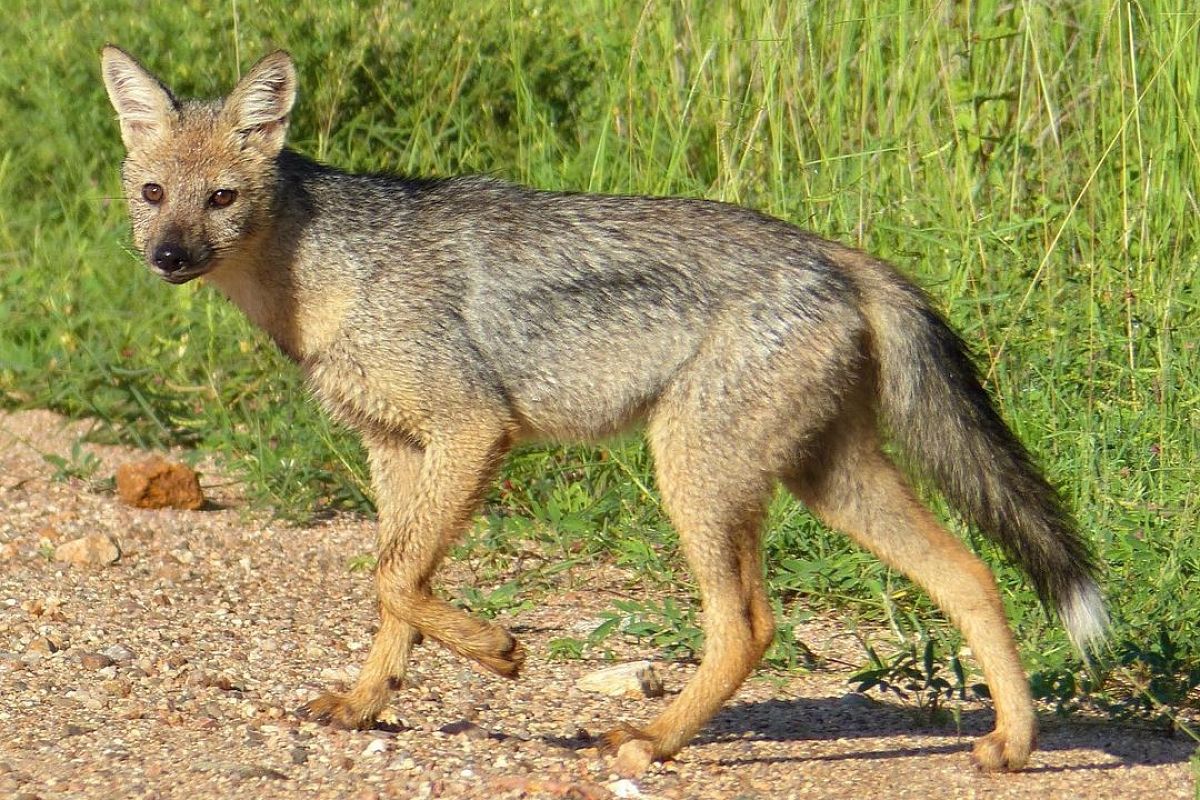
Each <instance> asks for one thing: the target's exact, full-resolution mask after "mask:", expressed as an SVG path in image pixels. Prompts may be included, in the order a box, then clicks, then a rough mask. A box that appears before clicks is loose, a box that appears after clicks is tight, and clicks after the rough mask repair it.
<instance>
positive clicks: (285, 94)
mask: <svg viewBox="0 0 1200 800" xmlns="http://www.w3.org/2000/svg"><path fill="white" fill-rule="evenodd" d="M101 65H102V68H103V72H104V85H105V87H107V89H108V97H109V99H110V100H111V101H112V104H113V107H114V108H116V109H117V116H118V118H119V119H120V122H121V138H122V139H123V140H124V142H125V150H126V157H125V162H124V165H123V167H122V175H123V179H124V185H125V196H126V198H127V199H128V201H129V216H130V219H131V221H132V224H133V239H134V242H135V243H136V245H137V247H138V249H139V250H140V251H141V252H142V254H143V256H145V259H146V262H147V263H148V264H149V265H150V268H151V270H153V271H154V272H155V273H156V274H157V275H158V276H159V277H161V278H162V279H163V280H166V281H170V282H171V283H185V282H187V281H189V280H191V279H192V278H196V277H199V276H201V275H204V274H205V273H207V272H210V271H212V270H214V269H217V268H218V267H220V265H221V263H222V262H223V261H227V260H236V258H237V257H238V256H239V255H240V254H241V253H243V252H244V250H245V248H246V247H247V246H249V245H251V244H252V243H253V240H254V238H255V236H256V234H258V233H261V232H263V231H264V230H265V229H266V227H267V225H268V224H269V222H270V219H271V209H272V207H273V205H274V202H275V179H276V157H277V156H278V155H279V152H280V150H282V149H283V142H284V138H285V136H286V134H287V123H288V114H289V113H290V112H291V110H292V103H293V102H294V101H295V99H296V71H295V68H294V67H293V66H292V60H291V57H290V56H288V54H287V53H285V52H284V51H282V50H279V51H276V52H274V53H271V54H270V55H268V56H266V57H265V58H263V59H262V60H261V61H259V62H258V63H257V64H255V65H254V66H253V67H251V68H250V71H249V72H248V73H246V75H245V77H243V78H242V80H241V81H240V82H239V83H238V85H237V86H236V87H234V89H233V91H232V92H230V93H229V95H228V96H227V97H225V98H224V99H222V100H216V101H212V102H197V101H182V102H181V101H179V100H177V99H175V96H174V95H173V94H172V93H171V91H170V90H169V89H168V88H167V87H166V86H164V85H163V84H162V82H161V81H159V80H158V79H157V78H155V77H154V76H153V75H151V74H150V73H149V72H148V71H146V69H145V67H143V66H142V65H141V64H139V63H138V62H137V61H136V60H134V58H133V57H132V56H130V55H129V54H128V53H126V52H125V51H123V50H121V49H120V48H117V47H113V46H111V45H109V46H108V47H105V48H104V50H103V52H102V54H101Z"/></svg>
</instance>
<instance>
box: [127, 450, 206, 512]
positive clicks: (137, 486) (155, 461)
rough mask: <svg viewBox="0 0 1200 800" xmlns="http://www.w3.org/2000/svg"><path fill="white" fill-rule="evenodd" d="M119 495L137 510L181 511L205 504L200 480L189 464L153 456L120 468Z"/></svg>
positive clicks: (193, 509) (191, 509)
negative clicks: (165, 509)
mask: <svg viewBox="0 0 1200 800" xmlns="http://www.w3.org/2000/svg"><path fill="white" fill-rule="evenodd" d="M117 493H118V494H120V496H121V500H123V501H124V502H125V503H126V504H128V505H131V506H134V507H135V508H181V509H186V510H189V511H195V510H196V509H198V508H200V507H201V506H203V505H204V493H203V492H202V491H200V479H199V477H198V476H197V475H196V473H195V471H194V470H192V469H191V467H188V466H187V465H186V464H180V463H178V462H176V461H167V460H166V459H164V458H160V457H159V456H151V457H150V458H148V459H146V460H145V461H137V462H131V463H127V464H122V465H121V466H119V467H117Z"/></svg>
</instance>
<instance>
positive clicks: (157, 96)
mask: <svg viewBox="0 0 1200 800" xmlns="http://www.w3.org/2000/svg"><path fill="white" fill-rule="evenodd" d="M100 67H101V72H102V73H103V74H104V86H105V88H106V89H108V99H109V100H110V101H111V102H112V104H113V108H115V109H116V110H117V118H118V119H119V120H120V122H121V139H122V140H123V141H124V142H125V148H126V149H128V150H134V149H136V148H138V147H139V146H141V145H142V144H144V143H145V142H146V141H147V140H149V139H152V138H154V137H155V136H158V135H159V134H161V133H162V132H163V131H164V130H166V128H167V126H168V125H170V123H171V121H172V120H173V119H175V117H176V116H177V114H178V112H179V103H178V102H177V101H176V100H175V97H174V96H173V95H172V94H171V91H170V90H169V89H168V88H167V87H166V86H164V85H163V84H162V82H161V81H160V80H159V79H158V78H156V77H154V76H153V75H151V74H150V73H149V72H147V71H146V68H145V67H143V66H142V65H141V64H139V63H138V62H137V60H136V59H134V57H133V56H131V55H129V54H128V53H126V52H125V51H124V50H122V49H121V48H119V47H114V46H113V45H111V44H110V45H107V46H105V48H104V49H103V50H101V51H100Z"/></svg>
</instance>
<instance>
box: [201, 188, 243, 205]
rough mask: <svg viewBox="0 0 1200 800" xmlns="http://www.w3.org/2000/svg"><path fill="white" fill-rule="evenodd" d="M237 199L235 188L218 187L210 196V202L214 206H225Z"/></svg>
mask: <svg viewBox="0 0 1200 800" xmlns="http://www.w3.org/2000/svg"><path fill="white" fill-rule="evenodd" d="M236 199H237V192H235V191H234V190H233V189H217V190H216V191H215V192H213V193H212V194H211V195H210V196H209V198H208V204H209V205H210V206H212V207H213V208H225V207H226V206H227V205H229V204H230V203H232V202H233V201H234V200H236Z"/></svg>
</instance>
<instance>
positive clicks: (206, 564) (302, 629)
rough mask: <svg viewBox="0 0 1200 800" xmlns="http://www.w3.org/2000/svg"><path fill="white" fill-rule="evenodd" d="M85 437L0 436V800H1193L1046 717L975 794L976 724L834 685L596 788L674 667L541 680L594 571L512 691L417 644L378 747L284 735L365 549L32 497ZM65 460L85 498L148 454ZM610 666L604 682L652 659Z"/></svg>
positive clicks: (570, 580)
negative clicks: (114, 550)
mask: <svg viewBox="0 0 1200 800" xmlns="http://www.w3.org/2000/svg"><path fill="white" fill-rule="evenodd" d="M85 433H86V425H85V424H83V423H67V422H64V421H63V420H62V419H61V418H59V417H56V416H55V415H53V414H50V413H48V412H44V411H25V412H19V413H14V414H8V415H0V730H2V731H4V735H3V736H0V797H14V798H43V800H47V799H48V798H60V797H88V798H100V797H130V798H186V799H187V800H196V799H197V798H208V797H233V796H236V797H239V798H258V797H262V798H351V799H352V800H355V799H360V800H368V798H392V797H395V798H426V797H450V798H489V800H505V799H506V798H567V799H571V798H583V799H584V800H592V799H593V798H614V797H621V798H628V797H642V798H688V799H689V800H690V799H691V798H730V799H735V798H736V799H739V800H755V799H757V798H762V800H777V799H778V798H809V797H813V798H821V797H830V798H835V797H890V798H906V797H913V798H921V799H922V800H927V798H929V797H930V796H937V797H939V798H957V797H972V798H975V797H978V798H991V797H997V798H999V797H1013V798H1039V800H1042V799H1044V798H1057V797H1113V798H1126V797H1154V798H1175V797H1179V798H1183V797H1193V796H1194V791H1195V788H1194V779H1193V775H1192V770H1191V768H1190V767H1189V758H1190V756H1191V754H1192V752H1193V751H1194V750H1195V743H1193V742H1190V741H1188V740H1186V739H1184V738H1182V737H1181V738H1175V739H1173V738H1169V737H1166V736H1165V735H1163V734H1161V733H1158V732H1154V731H1149V730H1143V729H1139V728H1137V727H1131V726H1125V725H1120V724H1117V723H1112V722H1106V721H1104V722H1101V721H1089V720H1087V719H1078V718H1073V719H1071V720H1066V721H1064V720H1059V719H1056V718H1054V717H1052V716H1049V715H1045V716H1044V717H1043V727H1042V734H1041V741H1040V749H1039V750H1038V751H1037V752H1036V753H1035V754H1034V756H1033V759H1032V762H1031V764H1030V767H1029V769H1027V770H1026V771H1025V772H1022V773H1019V774H1011V775H983V774H980V773H978V772H977V771H976V770H975V769H974V768H973V767H972V766H971V761H970V755H969V753H970V746H971V742H972V739H973V737H975V736H976V735H978V734H980V733H983V732H986V731H987V730H988V729H989V727H990V725H991V722H992V714H991V711H990V710H989V709H987V708H985V707H983V706H980V705H978V704H970V703H968V704H964V705H963V706H962V707H961V708H960V709H959V714H958V721H957V723H955V722H954V721H950V722H946V723H944V724H934V723H930V722H929V721H928V720H924V719H922V718H921V717H920V716H919V715H918V714H917V713H916V712H915V710H914V709H912V708H910V707H906V706H902V705H897V704H894V703H891V702H887V701H886V700H885V699H884V700H877V699H875V698H873V697H864V696H862V695H858V694H855V693H853V692H852V691H851V690H850V686H849V685H848V683H847V677H848V672H846V671H844V670H842V669H839V668H836V667H833V668H828V669H821V670H817V671H811V672H800V671H797V672H795V673H792V674H786V675H779V674H763V675H761V676H759V677H757V678H755V679H753V680H751V681H749V682H748V683H747V684H746V686H745V687H743V689H742V690H741V692H739V694H738V695H737V697H736V698H735V699H734V700H733V701H732V702H731V703H730V704H729V706H728V707H727V708H726V709H725V710H724V711H723V712H722V713H721V714H720V715H719V716H718V717H717V718H716V719H715V720H714V721H713V723H712V724H711V725H710V726H709V727H708V728H707V729H705V730H704V731H703V732H702V733H701V735H700V736H699V737H698V739H697V740H696V741H695V742H694V743H693V744H692V746H691V747H689V748H688V749H686V750H685V751H684V752H683V753H682V754H681V755H680V757H679V758H678V759H677V760H675V761H672V762H668V763H666V764H661V765H654V766H653V767H651V769H650V772H649V773H648V774H646V775H645V776H643V777H640V778H638V779H635V780H629V779H621V778H618V776H616V775H615V774H613V773H612V772H611V768H612V764H611V762H609V761H606V760H605V759H604V758H602V757H601V756H600V755H599V754H598V753H596V751H595V750H594V749H592V748H591V747H590V746H589V744H590V740H589V738H588V737H589V734H595V733H599V732H601V731H603V730H605V729H606V728H607V727H609V726H611V725H613V724H615V723H617V722H619V721H623V720H628V721H633V722H637V721H644V720H646V719H648V718H650V717H651V716H652V715H654V714H655V713H656V712H657V711H658V710H659V709H661V708H662V707H663V706H664V705H665V704H666V703H667V702H669V701H670V699H671V697H672V696H673V695H674V694H675V693H677V692H678V690H679V688H680V687H681V686H682V685H683V683H684V681H685V680H686V678H687V677H688V675H689V674H690V673H691V672H692V670H693V669H694V665H691V664H682V663H670V662H661V661H660V662H656V663H655V665H654V666H655V670H656V671H657V673H658V675H659V676H660V677H661V678H662V681H663V683H664V685H665V687H666V695H665V696H664V697H656V698H639V699H630V698H629V697H606V696H604V695H601V694H596V693H592V692H586V691H582V690H580V689H578V688H577V687H576V685H575V683H576V681H577V680H578V679H579V678H580V677H582V676H584V675H586V674H587V673H589V672H592V671H594V670H596V669H599V668H601V667H605V666H610V663H609V662H605V661H601V660H599V659H592V660H586V659H585V660H579V661H553V660H550V659H549V658H548V656H547V653H548V651H549V647H548V642H549V641H550V640H552V639H554V638H556V637H562V636H568V635H578V630H579V625H580V620H587V619H593V618H598V617H599V614H600V613H601V612H602V611H603V610H604V609H605V608H607V607H609V605H610V603H611V600H612V598H613V597H614V596H617V595H618V594H623V595H628V594H631V593H636V592H638V591H639V587H638V586H637V584H636V582H635V581H634V579H633V578H632V577H631V576H630V575H628V574H625V573H622V572H620V571H619V570H616V569H615V568H613V567H611V566H596V567H589V568H579V569H576V570H574V571H572V572H568V573H566V574H563V575H561V576H559V577H558V578H556V580H559V581H560V582H561V584H560V586H559V587H557V588H556V589H555V590H553V591H545V592H540V591H539V592H538V594H537V596H536V597H534V599H535V600H536V601H537V602H536V604H535V605H534V607H533V608H529V609H526V610H523V611H521V612H519V613H514V614H511V615H508V616H502V617H501V622H502V623H503V624H505V625H506V626H508V627H509V628H510V629H512V630H514V632H516V633H517V635H518V636H519V637H520V638H521V639H522V641H523V642H524V643H525V645H526V646H527V647H528V648H529V652H530V658H529V660H528V661H527V663H526V667H525V671H524V674H523V675H522V677H521V679H520V680H518V681H515V682H509V681H503V680H501V679H498V678H494V677H491V676H490V675H487V674H483V673H481V672H478V671H477V670H475V669H474V668H472V667H471V666H470V665H468V664H465V663H463V662H462V661H459V660H457V659H455V658H453V657H451V656H450V655H449V654H448V653H446V652H445V651H444V650H442V649H441V648H439V647H437V646H435V645H423V646H421V647H419V648H418V649H417V650H416V652H415V657H414V666H413V671H412V675H411V676H410V677H411V680H410V681H409V685H408V686H407V687H406V688H404V689H403V690H401V691H400V692H398V693H397V695H396V697H395V699H394V701H393V709H394V710H395V720H394V721H393V722H391V723H390V724H387V725H384V726H381V728H380V729H378V730H371V731H361V732H359V731H341V730H334V729H330V728H327V727H323V726H320V725H317V724H314V723H310V722H307V721H302V720H300V719H298V718H296V716H295V715H294V713H293V712H294V710H295V709H296V708H297V707H298V706H299V705H300V704H301V703H303V702H304V701H306V700H308V699H310V698H312V697H314V696H316V694H317V693H318V692H319V691H320V690H322V689H324V688H327V687H328V686H330V685H336V684H339V683H341V684H348V683H350V682H351V681H353V678H354V676H355V675H356V674H357V669H358V666H359V665H360V663H361V661H362V659H363V657H364V656H365V653H366V648H367V646H368V644H369V642H370V638H371V634H372V631H373V629H374V625H375V611H374V604H373V599H372V588H371V582H370V576H369V574H365V573H361V572H351V571H350V570H349V569H348V564H349V563H350V561H351V559H352V558H353V557H354V556H357V555H361V554H363V553H364V552H366V551H367V550H368V549H369V548H370V546H371V542H372V537H373V532H372V529H371V525H370V523H369V522H368V521H366V520H363V519H359V518H355V517H343V518H338V519H334V520H332V521H325V522H322V523H320V524H316V525H313V526H309V527H303V528H298V527H294V526H291V525H288V524H285V523H282V522H279V521H276V520H272V519H270V518H269V517H268V516H265V515H263V514H262V513H259V512H255V511H254V510H252V509H248V508H247V507H246V506H245V505H244V504H243V503H242V502H241V501H240V499H239V498H238V497H237V496H236V493H235V490H234V487H231V486H230V485H229V484H228V482H224V481H218V480H213V479H211V478H209V479H205V480H203V482H204V483H205V484H206V486H205V492H206V494H207V495H208V496H209V503H208V505H207V506H206V507H205V508H204V509H202V510H200V511H169V510H157V511H147V510H139V509H133V508H129V507H127V506H124V505H122V504H121V503H120V501H119V500H118V499H117V497H116V496H115V495H114V494H112V493H111V492H105V491H103V490H102V489H101V490H99V491H98V490H97V488H96V487H95V486H92V485H89V484H88V483H87V482H85V481H82V480H79V479H74V478H73V479H69V480H66V481H56V480H54V479H53V478H54V475H55V469H54V467H53V465H51V464H50V463H49V462H47V461H46V459H45V458H44V457H43V456H44V455H45V454H57V455H60V456H62V457H64V458H65V457H69V456H70V453H71V447H72V445H73V444H74V443H75V442H76V441H78V440H79V439H80V437H81V436H82V435H84V434H85ZM84 448H85V450H86V451H88V452H90V453H92V454H94V455H95V456H96V457H97V458H98V459H99V460H100V462H99V463H100V464H101V465H102V467H101V470H100V472H99V473H98V477H107V476H111V475H112V474H113V473H114V472H115V470H116V467H117V466H118V465H119V464H121V463H124V462H126V461H130V460H134V459H139V458H143V457H145V455H146V454H145V453H139V452H136V451H133V450H128V449H123V448H114V447H99V446H93V445H84ZM202 472H209V473H211V472H213V470H212V469H211V465H209V469H207V470H206V469H204V468H203V467H202ZM95 535H104V536H110V537H112V539H113V540H114V541H115V542H116V543H117V544H118V545H119V548H120V556H119V558H118V559H117V560H116V561H115V562H114V563H111V564H108V565H102V564H85V565H82V566H76V565H72V564H69V563H66V562H61V561H55V560H54V551H55V548H57V547H58V546H59V545H61V544H63V543H66V542H70V541H73V540H76V539H79V538H82V537H87V536H95ZM470 580H472V578H471V577H470V572H469V570H467V569H466V568H465V567H464V565H461V564H450V565H448V566H447V567H446V569H445V570H444V576H443V583H447V584H454V583H455V582H459V583H462V582H466V581H470ZM800 633H801V634H802V635H803V636H804V640H805V642H806V643H807V644H808V645H809V647H811V648H812V649H813V650H815V651H816V652H818V653H819V654H825V655H829V654H837V653H842V652H853V650H852V649H851V650H847V647H848V644H847V639H846V637H845V634H844V632H843V631H841V630H840V629H839V626H838V625H837V621H836V620H833V619H826V620H818V621H816V622H813V623H812V625H811V627H810V628H809V629H806V630H804V631H801V632H800ZM614 649H615V650H616V655H617V657H618V658H619V659H620V660H630V661H633V660H637V659H644V658H650V657H652V656H653V655H654V653H652V652H649V651H648V649H646V648H638V647H636V646H632V645H629V646H625V645H616V646H615V648H614ZM831 663H833V664H835V665H836V664H837V663H838V662H837V661H836V660H835V661H832V662H831Z"/></svg>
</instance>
